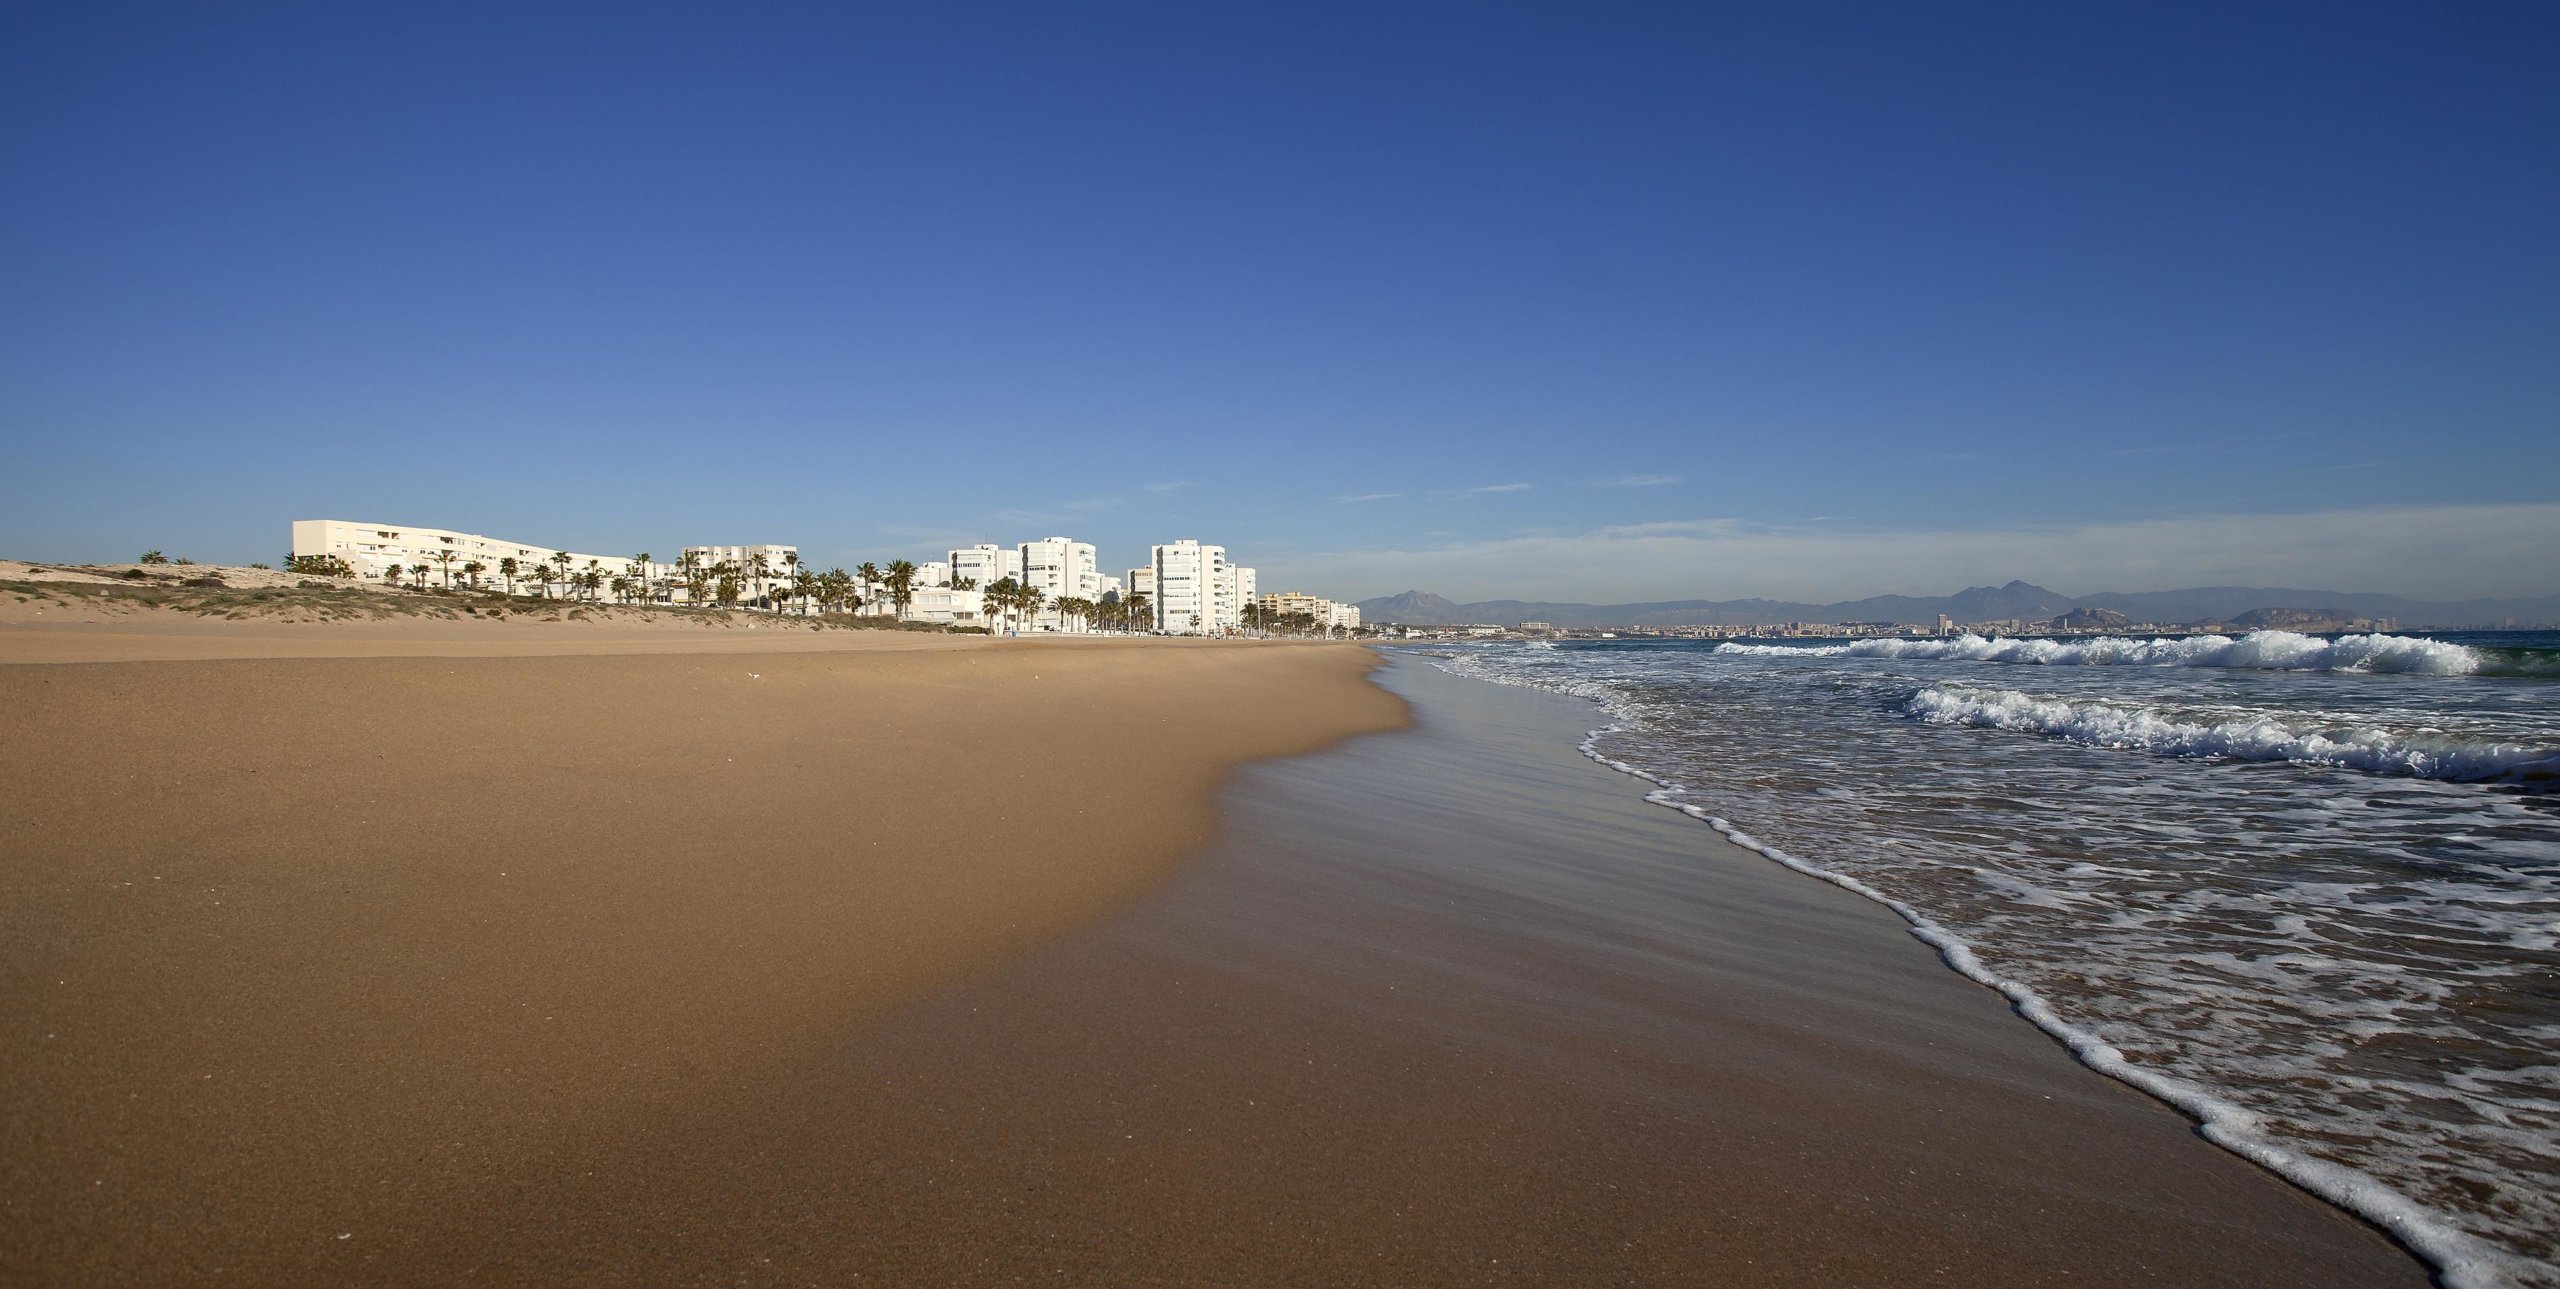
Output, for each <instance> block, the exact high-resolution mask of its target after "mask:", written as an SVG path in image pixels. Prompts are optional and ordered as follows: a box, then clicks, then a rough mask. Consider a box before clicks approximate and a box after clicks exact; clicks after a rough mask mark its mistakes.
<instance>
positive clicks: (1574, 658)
mask: <svg viewBox="0 0 2560 1289" xmlns="http://www.w3.org/2000/svg"><path fill="white" fill-rule="evenodd" d="M2555 660H2560V638H2555V637H2550V636H2542V637H2538V638H2537V637H2530V636H2528V637H2516V636H2505V637H2476V638H2468V639H2466V638H2462V637H2447V638H2441V639H2417V638H2412V637H2398V636H2349V637H2341V638H2338V639H2335V640H2331V639H2324V638H2319V637H2309V636H2299V635H2292V634H2291V633H2284V632H2262V633H2258V634H2257V635H2253V636H2249V637H2244V638H2241V639H2237V640H2234V639H2228V638H2222V637H2207V638H2199V639H2192V640H2073V641H2043V640H2038V641H2020V640H1980V639H1958V640H1950V641H1934V640H1933V641H1858V642H1847V643H1842V644H1838V645H1824V646H1814V647H1807V646H1802V645H1765V646H1735V645H1725V646H1722V647H1721V648H1717V647H1714V646H1708V645H1703V644H1691V643H1685V642H1683V643H1677V644H1673V643H1653V642H1646V643H1635V642H1605V643H1603V642H1593V643H1569V644H1566V645H1564V646H1563V647H1560V648H1554V649H1530V648H1522V647H1519V646H1500V645H1496V646H1486V647H1477V648H1462V649H1457V650H1453V651H1450V655H1449V656H1446V657H1443V658H1440V659H1437V660H1436V661H1439V662H1440V664H1441V665H1443V666H1446V667H1448V668H1450V669H1451V670H1454V671H1458V672H1460V673H1462V674H1468V675H1474V676H1479V677H1482V678H1485V679H1488V680H1495V681H1500V682H1504V683H1510V684H1520V685H1528V686H1533V687H1538V688H1545V689H1551V690H1556V691H1560V692H1565V693H1573V694H1580V695H1583V696H1586V697H1590V698H1594V699H1598V700H1600V701H1601V702H1602V703H1604V704H1605V705H1606V706H1607V708H1608V710H1609V712H1610V718H1611V721H1612V722H1613V724H1612V725H1611V727H1610V728H1608V729H1606V730H1604V731H1601V732H1599V733H1598V734H1596V735H1595V736H1594V737H1593V739H1592V741H1591V743H1590V744H1589V746H1588V749H1587V750H1589V751H1590V752H1591V753H1592V754H1593V755H1594V756H1595V757H1598V758H1599V759H1601V760H1603V761H1606V762H1608V763H1610V764H1613V765H1616V766H1618V767H1619V768H1621V769H1625V770H1628V771H1630V772H1632V773H1637V774H1641V775H1643V776H1644V777H1646V778H1648V779H1650V780H1652V781H1653V782H1654V783H1655V784H1656V785H1658V786H1657V790H1656V791H1654V792H1653V793H1652V794H1651V795H1652V797H1653V798H1654V799H1655V800H1658V801H1661V802H1662V803H1663V804H1666V805H1671V806H1675V807H1679V808H1682V809H1685V810H1687V811H1689V812H1690V813H1692V814H1695V815H1698V816H1700V817H1702V818H1712V819H1714V820H1715V821H1717V822H1718V823H1719V825H1720V826H1722V827H1724V828H1726V830H1727V831H1728V832H1731V833H1734V834H1737V835H1738V839H1739V840H1743V841H1745V842H1746V843H1747V844H1752V845H1755V846H1757V847H1759V848H1761V849H1763V850H1764V851H1767V852H1772V853H1773V856H1774V857H1777V858H1781V859H1782V860H1787V861H1790V862H1794V863H1796V864H1797V865H1798V866H1799V867H1803V868H1805V869H1807V870H1808V871H1814V872H1818V873H1819V874H1821V875H1824V876H1826V877H1829V878H1830V879H1832V880H1835V881H1838V882H1840V883H1841V884H1842V885H1847V886H1850V887H1852V889H1857V890H1860V891H1861V892H1862V893H1865V894H1869V895H1871V896H1873V897H1874V898H1878V899H1882V900H1884V901H1886V902H1888V903H1891V904H1894V905H1895V906H1896V908H1897V909H1898V910H1899V911H1901V912H1903V914H1904V916H1906V917H1907V918H1910V919H1911V920H1912V921H1913V923H1914V926H1915V929H1916V930H1918V931H1919V932H1920V933H1921V934H1922V936H1923V938H1924V939H1930V940H1931V942H1932V943H1935V944H1939V945H1940V947H1941V948H1942V950H1944V951H1945V952H1946V953H1947V956H1948V960H1949V962H1950V963H1951V964H1952V965H1955V966H1956V967H1957V968H1958V969H1959V970H1964V971H1966V973H1967V974H1968V975H1972V976H1974V977H1975V978H1976V979H1980V980H1983V981H1984V982H1985V983H1990V984H1994V985H1995V986H1998V987H2002V988H2004V989H2005V990H2006V991H2007V992H2009V993H2010V994H2011V996H2012V997H2013V998H2015V999H2018V1000H2019V1001H2020V1010H2021V1011H2022V1012H2023V1013H2025V1014H2027V1015H2028V1016H2029V1017H2030V1019H2034V1020H2036V1022H2037V1023H2038V1024H2040V1025H2043V1026H2044V1027H2045V1028H2047V1029H2048V1030H2049V1031H2052V1032H2054V1033H2055V1034H2056V1035H2057V1036H2058V1037H2062V1038H2063V1039H2064V1040H2065V1041H2066V1042H2069V1043H2071V1044H2072V1046H2073V1048H2074V1050H2075V1051H2078V1052H2079V1053H2080V1055H2081V1056H2082V1058H2083V1059H2084V1060H2087V1061H2088V1062H2089V1063H2090V1064H2092V1065H2093V1066H2096V1067H2098V1068H2100V1069H2102V1070H2106V1071H2107V1072H2109V1073H2111V1074H2114V1075H2116V1076H2117V1077H2121V1078H2125V1079H2126V1080H2127V1081H2128V1082H2133V1083H2135V1084H2136V1085H2137V1086H2141V1087H2144V1088H2145V1090H2147V1091H2151V1092H2153V1093H2154V1094H2155V1095H2159V1096H2161V1097H2162V1098H2163V1099H2165V1100H2168V1101H2170V1102H2172V1103H2173V1104H2177V1105H2179V1106H2180V1107H2181V1108H2182V1109H2185V1110H2187V1111H2188V1112H2189V1113H2191V1114H2195V1115H2196V1116H2197V1117H2199V1118H2200V1119H2201V1120H2203V1122H2204V1123H2205V1131H2206V1134H2207V1135H2208V1136H2210V1137H2213V1138H2214V1139H2215V1140H2216V1141H2218V1142H2221V1143H2222V1144H2224V1145H2226V1146H2229V1147H2231V1148H2232V1149H2234V1150H2236V1151H2238V1152H2240V1153H2242V1154H2244V1155H2248V1156H2250V1157H2251V1158H2255V1159H2258V1160H2259V1162H2261V1163H2265V1164H2267V1165H2268V1166H2270V1167H2273V1168H2276V1169H2277V1170H2278V1171H2280V1172H2284V1173H2285V1174H2286V1175H2288V1176H2291V1177H2293V1178H2294V1179H2295V1180H2296V1181H2298V1182H2301V1183H2302V1184H2303V1185H2305V1186H2306V1187H2307V1188H2309V1189H2311V1190H2313V1191H2315V1192H2318V1193H2320V1194H2323V1195H2326V1196H2328V1197H2329V1198H2331V1199H2333V1200H2336V1201H2338V1202H2340V1203H2342V1204H2345V1205H2347V1206H2348V1207H2351V1208H2354V1209H2356V1210H2357V1211H2359V1212H2362V1213H2364V1214H2365V1215H2366V1216H2368V1217H2370V1218H2373V1219H2374V1220H2376V1221H2377V1222H2381V1223H2382V1224H2384V1225H2385V1226H2387V1227H2389V1228H2390V1229H2392V1230H2393V1231H2395V1233H2398V1234H2399V1235H2401V1237H2402V1238H2403V1239H2404V1240H2406V1241H2407V1242H2408V1243H2409V1244H2410V1245H2411V1246H2412V1247H2413V1248H2415V1249H2417V1250H2418V1251H2419V1252H2420V1253H2421V1255H2422V1256H2425V1257H2427V1258H2428V1259H2429V1260H2430V1261H2431V1262H2433V1263H2435V1264H2436V1265H2437V1267H2438V1268H2439V1270H2440V1271H2441V1272H2442V1274H2443V1275H2444V1277H2445V1279H2446V1281H2447V1282H2448V1283H2451V1284H2455V1285H2560V1057H2555V1055H2554V1053H2555V1052H2560V792H2555V791H2554V790H2553V789H2554V788H2555V787H2560V683H2554V678H2555V677H2560V666H2555V665H2554V662H2555ZM2111 1063H2112V1064H2111Z"/></svg>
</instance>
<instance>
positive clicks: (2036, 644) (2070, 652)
mask: <svg viewBox="0 0 2560 1289" xmlns="http://www.w3.org/2000/svg"><path fill="white" fill-rule="evenodd" d="M1716 652H1718V653H1724V654H1749V655H1755V656H1760V657H1773V658H1783V657H1803V658H1841V657H1847V658H1906V659H1921V660H1935V659H1945V660H1950V661H1958V662H2004V663H2017V664H2021V665H2026V666H2044V667H2223V668H2230V669H2235V670H2248V671H2365V672H2396V673H2404V674H2411V675H2430V676H2471V675H2550V674H2553V673H2554V672H2555V670H2560V667H2555V665H2554V661H2553V660H2551V659H2547V658H2543V657H2540V656H2538V651H2521V650H2505V649H2494V650H2491V649H2475V648H2473V647H2471V646H2469V645H2459V644H2447V643H2445V642H2444V641H2441V640H2430V639H2427V638H2426V637H2424V636H2391V635H2352V636H2339V637H2337V638H2335V639H2324V638H2322V637H2320V636H2307V635H2303V634H2301V633H2299V632H2293V631H2252V632H2250V633H2249V634H2247V635H2245V636H2241V637H2239V638H2237V639H2234V638H2233V637H2230V636H2188V637H2186V638H2184V639H2132V638H2128V637H2124V636H2098V637H2095V638H2092V639H2085V640H2034V639H2012V638H2008V637H2004V636H1990V637H1985V636H1977V635H1962V636H1956V637H1954V638H1953V639H1947V640H1859V641H1855V642H1853V643H1850V644H1838V645H1761V644H1735V643H1727V644H1723V645H1719V646H1717V647H1716Z"/></svg>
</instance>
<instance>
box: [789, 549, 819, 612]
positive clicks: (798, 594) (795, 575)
mask: <svg viewBox="0 0 2560 1289" xmlns="http://www.w3.org/2000/svg"><path fill="white" fill-rule="evenodd" d="M783 562H784V563H786V564H789V565H791V598H793V599H795V600H798V601H800V603H801V604H802V605H804V606H806V605H814V604H816V603H817V600H818V575H817V574H815V573H812V572H810V571H809V570H808V567H807V566H805V565H803V564H802V563H801V562H800V557H799V556H798V555H791V556H789V557H787V558H785V559H784V561H783Z"/></svg>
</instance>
